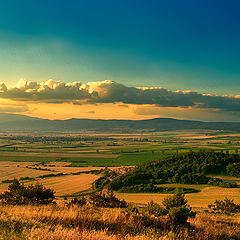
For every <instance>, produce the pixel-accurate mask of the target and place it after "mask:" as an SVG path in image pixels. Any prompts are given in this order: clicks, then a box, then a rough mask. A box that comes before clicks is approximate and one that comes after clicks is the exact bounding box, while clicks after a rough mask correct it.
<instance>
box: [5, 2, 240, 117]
mask: <svg viewBox="0 0 240 240" xmlns="http://www.w3.org/2000/svg"><path fill="white" fill-rule="evenodd" d="M239 11H240V2H239V1H238V0H231V1H226V0H224V1H223V0H211V1H208V0H194V1H192V0H182V1H179V0H114V1H112V0H111V1H110V0H101V1H99V0H88V1H82V0H68V1H66V0H64V1H63V0H58V1H56V0H51V1H49V0H41V1H35V0H22V1H18V0H11V1H0V113H15V114H24V115H28V116H34V117H41V118H48V119H68V118H94V119H96V118H103V119H147V118H155V117H172V118H178V119H193V120H203V121H240V84H239V83H240V59H239V56H240V25H239V22H240V15H239Z"/></svg>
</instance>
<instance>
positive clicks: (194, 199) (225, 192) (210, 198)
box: [116, 187, 240, 208]
mask: <svg viewBox="0 0 240 240" xmlns="http://www.w3.org/2000/svg"><path fill="white" fill-rule="evenodd" d="M116 196H118V197H119V198H121V199H125V200H126V201H127V202H133V203H138V204H146V203H148V202H150V201H151V200H153V201H154V202H157V203H161V202H162V200H163V199H164V198H165V197H166V196H167V194H148V193H116ZM226 196H227V197H228V198H230V199H234V200H235V202H236V203H240V188H220V187H206V188H203V189H202V190H201V192H199V193H191V194H186V198H187V200H188V203H189V204H190V205H191V206H192V207H196V208H207V207H208V205H209V204H211V203H213V202H214V201H215V200H223V199H224V198H225V197H226Z"/></svg>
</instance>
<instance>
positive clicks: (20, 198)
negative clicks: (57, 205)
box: [0, 179, 54, 205]
mask: <svg viewBox="0 0 240 240" xmlns="http://www.w3.org/2000/svg"><path fill="white" fill-rule="evenodd" d="M0 199H1V201H2V203H5V204H13V205H21V204H49V203H51V202H52V201H53V199H54V192H53V190H52V189H47V188H45V187H43V185H41V184H38V183H37V184H35V185H29V186H27V187H25V186H24V184H23V183H20V182H19V181H18V180H17V179H14V180H13V182H12V184H10V185H9V187H8V191H5V192H4V193H2V194H0Z"/></svg>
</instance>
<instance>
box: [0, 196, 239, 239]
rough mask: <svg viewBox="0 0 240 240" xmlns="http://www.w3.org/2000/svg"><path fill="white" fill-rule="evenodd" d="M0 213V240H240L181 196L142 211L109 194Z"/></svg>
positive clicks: (4, 207) (233, 226) (231, 229)
mask: <svg viewBox="0 0 240 240" xmlns="http://www.w3.org/2000/svg"><path fill="white" fill-rule="evenodd" d="M103 200H104V201H103ZM0 209H1V214H0V238H1V239H13V240H49V239H52V240H53V239H54V240H65V239H73V240H80V239H81V240H110V239H111V240H121V239H123V240H160V239H162V240H168V239H169V240H170V239H175V240H178V239H179V240H180V239H187V240H195V239H199V240H210V239H212V240H220V239H235V240H238V239H239V236H240V230H239V228H238V227H237V226H238V225H237V224H238V222H237V221H235V220H234V217H233V216H231V217H232V219H231V220H228V221H231V225H228V224H227V223H226V222H225V219H224V218H223V217H222V218H220V217H216V216H215V215H213V214H210V213H204V214H202V213H198V214H197V216H196V213H195V212H193V211H192V209H191V207H190V206H189V205H188V204H187V201H186V199H185V196H184V194H183V193H181V192H179V193H177V194H175V195H173V196H168V197H167V198H165V199H164V201H163V202H162V206H160V205H158V204H156V203H154V202H150V203H149V204H148V205H147V206H146V207H143V208H139V207H137V206H135V207H131V206H130V205H129V206H127V204H126V203H125V202H124V201H121V200H119V199H117V198H116V197H115V196H114V194H112V193H108V194H106V195H104V194H94V195H92V196H91V197H90V198H89V199H86V198H75V199H73V200H70V201H69V200H64V201H61V202H58V203H55V204H49V205H43V204H38V205H35V204H34V205H32V204H31V205H29V204H28V205H11V204H3V205H1V206H0ZM206 214H207V215H206ZM211 226H214V227H211ZM216 229H217V231H216Z"/></svg>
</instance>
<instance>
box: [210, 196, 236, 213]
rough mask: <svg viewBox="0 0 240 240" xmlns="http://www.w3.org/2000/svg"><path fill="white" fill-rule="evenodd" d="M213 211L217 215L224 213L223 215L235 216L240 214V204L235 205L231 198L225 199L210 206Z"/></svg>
mask: <svg viewBox="0 0 240 240" xmlns="http://www.w3.org/2000/svg"><path fill="white" fill-rule="evenodd" d="M208 207H209V208H211V209H212V210H213V212H215V213H222V214H229V215H231V214H233V213H238V212H240V204H236V203H234V201H233V200H231V199H229V198H227V197H226V198H225V199H224V200H216V201H215V202H214V204H211V205H209V206H208Z"/></svg>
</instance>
